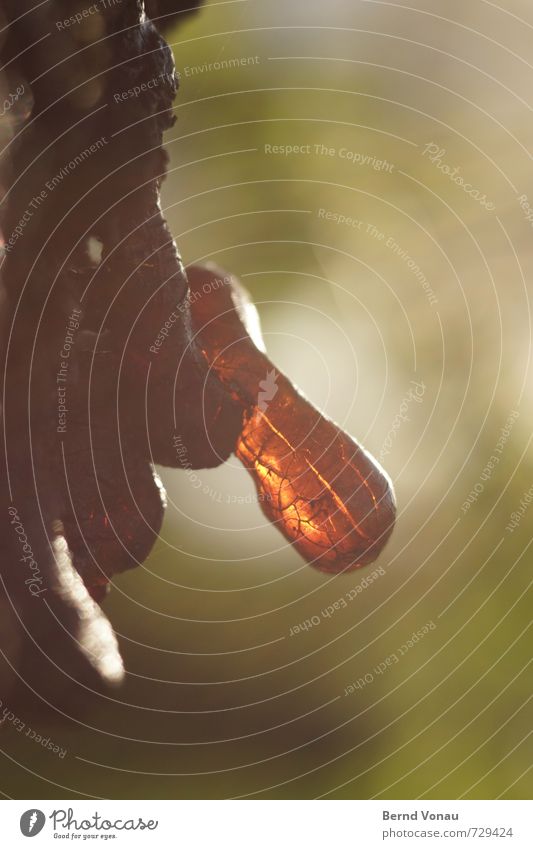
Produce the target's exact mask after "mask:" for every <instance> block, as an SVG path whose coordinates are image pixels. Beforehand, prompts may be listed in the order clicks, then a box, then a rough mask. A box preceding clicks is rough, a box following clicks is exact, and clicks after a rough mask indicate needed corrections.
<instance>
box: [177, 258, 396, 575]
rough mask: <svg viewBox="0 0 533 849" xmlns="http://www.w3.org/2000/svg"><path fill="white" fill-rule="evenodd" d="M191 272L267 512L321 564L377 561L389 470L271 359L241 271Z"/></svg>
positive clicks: (206, 335)
mask: <svg viewBox="0 0 533 849" xmlns="http://www.w3.org/2000/svg"><path fill="white" fill-rule="evenodd" d="M187 275H188V278H189V284H190V294H189V298H190V301H191V312H192V318H193V323H194V329H195V331H196V332H197V333H198V335H199V338H200V340H201V347H202V350H203V353H204V356H205V357H206V359H207V361H208V363H209V365H210V367H211V368H212V369H213V370H214V371H215V372H216V374H217V376H218V378H219V380H220V381H221V383H222V384H223V385H224V386H225V387H226V389H227V391H228V393H229V394H230V395H231V396H232V398H233V399H234V400H238V401H239V403H240V404H241V405H242V408H243V411H244V419H243V421H244V424H243V429H242V432H241V434H240V436H239V438H238V442H237V446H236V454H237V456H238V457H239V459H240V460H241V461H242V462H243V463H244V465H245V466H246V468H247V469H248V470H249V472H250V473H251V474H252V476H253V478H254V480H255V483H256V486H257V490H258V494H259V500H260V503H261V505H262V508H263V511H264V513H265V514H266V516H267V517H268V518H269V519H270V521H272V522H274V523H275V525H276V527H278V528H279V530H280V531H281V532H282V533H283V534H284V535H285V537H286V538H287V539H288V540H289V541H290V542H291V543H293V544H294V546H295V547H296V548H297V549H298V551H299V552H300V553H301V554H302V555H303V556H304V557H305V558H306V559H307V560H308V561H309V562H310V563H311V564H312V565H314V566H316V567H317V568H319V569H322V570H324V571H328V572H341V571H346V570H351V569H355V568H357V567H359V566H364V565H366V564H368V563H371V562H372V561H374V560H375V559H376V558H377V556H378V555H379V553H380V552H381V550H382V549H383V547H384V545H385V543H386V542H387V540H388V538H389V536H390V534H391V532H392V529H393V526H394V520H395V512H396V509H395V499H394V492H393V488H392V483H391V481H390V479H389V477H388V475H387V474H386V472H385V471H384V470H383V469H382V468H381V466H380V465H379V463H378V462H377V461H376V460H375V459H374V458H373V457H372V456H371V455H370V454H369V453H368V452H366V451H365V450H364V448H362V447H361V446H360V445H358V444H357V442H356V441H355V440H354V439H353V438H352V437H351V436H349V435H348V434H346V433H344V432H343V431H342V430H341V429H340V428H339V427H337V425H335V424H334V422H332V421H330V420H329V419H327V418H326V417H325V416H323V415H322V414H321V413H320V412H319V411H318V410H317V409H316V408H315V407H313V405H312V404H311V403H310V402H309V401H307V400H306V399H305V398H304V397H303V396H302V395H301V393H300V392H299V391H298V390H297V389H296V388H295V387H294V386H293V385H292V383H291V382H290V380H288V379H287V378H286V377H285V376H284V375H283V374H281V373H280V372H279V371H278V370H277V369H276V368H275V367H274V366H273V364H272V363H271V362H270V360H269V359H268V357H267V356H266V354H265V353H264V346H263V342H262V339H261V337H260V330H259V320H258V317H257V312H256V310H255V308H254V307H253V305H252V304H251V303H250V301H249V298H248V296H247V293H246V292H245V290H244V289H243V287H242V286H241V284H240V283H239V282H238V281H237V280H236V278H234V277H233V276H232V275H229V274H228V273H227V272H225V271H223V270H222V269H219V268H216V267H214V266H209V267H198V266H193V267H191V268H189V269H187Z"/></svg>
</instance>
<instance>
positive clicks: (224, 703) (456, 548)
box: [1, 0, 533, 799]
mask: <svg viewBox="0 0 533 849" xmlns="http://www.w3.org/2000/svg"><path fill="white" fill-rule="evenodd" d="M167 37H168V39H169V41H170V42H171V44H172V47H173V50H174V53H175V58H176V66H177V69H178V71H179V73H180V76H181V88H180V92H179V95H178V99H177V101H176V116H177V123H176V125H175V127H174V128H173V130H172V131H171V132H170V133H168V134H167V139H166V149H167V151H168V154H169V157H170V170H169V175H168V178H167V180H166V184H165V188H164V194H163V202H164V207H165V211H166V214H167V216H168V220H169V222H170V225H171V228H172V230H173V232H174V234H175V236H176V239H177V241H178V244H179V246H180V250H181V252H182V255H183V257H184V260H185V261H186V262H187V263H192V262H199V261H207V260H211V261H216V262H218V263H220V264H221V265H223V266H225V267H227V268H229V269H231V270H232V271H233V272H235V273H236V274H238V275H239V276H240V277H241V279H242V280H243V282H245V284H246V285H247V286H248V288H249V289H250V291H251V293H252V295H253V297H254V299H255V302H256V303H257V306H258V309H259V313H260V316H261V319H262V324H263V329H264V333H265V339H266V342H267V345H268V349H269V353H270V356H271V358H272V359H273V361H274V362H275V363H276V364H277V365H278V366H279V368H281V369H282V370H283V371H284V372H285V373H286V374H288V375H289V376H290V377H291V378H292V379H293V380H294V381H295V383H296V384H297V385H298V386H299V387H300V388H301V389H302V391H303V392H304V393H305V394H306V395H307V396H308V397H309V398H310V399H311V400H312V401H313V402H314V403H315V404H316V405H318V406H319V407H320V408H321V409H323V410H324V411H325V412H326V413H327V414H328V415H329V416H331V417H332V418H333V419H335V420H336V421H337V422H338V423H339V424H340V425H342V427H344V428H345V429H346V430H348V431H349V432H351V433H352V434H354V435H355V436H356V437H357V439H358V440H360V441H361V442H362V443H363V444H364V445H365V446H366V447H367V448H368V449H369V450H370V451H372V452H373V453H374V454H375V455H376V456H378V457H381V458H382V462H383V464H384V465H385V467H386V469H387V470H388V471H389V473H390V475H391V477H392V478H393V480H394V484H395V487H396V491H397V498H398V505H399V516H398V524H397V528H396V530H395V533H394V536H393V538H392V540H391V542H390V543H389V545H388V547H387V548H386V550H385V552H384V554H383V555H382V556H381V558H380V560H379V561H378V563H377V564H376V565H375V567H368V568H366V569H364V570H360V571H356V572H354V573H352V574H349V575H344V576H340V577H332V576H327V575H323V574H320V573H319V572H317V571H315V570H313V569H312V568H310V567H308V566H306V565H305V564H304V563H303V561H302V560H301V559H300V557H299V556H298V555H297V554H296V553H295V552H294V551H293V550H291V549H290V548H289V547H288V546H287V545H286V544H285V541H284V540H283V538H282V537H281V536H280V535H279V534H278V533H277V531H276V529H275V528H274V527H272V526H270V524H269V523H268V522H267V520H266V519H265V518H264V516H263V514H262V512H261V510H260V506H259V505H258V503H257V499H256V495H255V490H254V486H253V482H252V480H251V478H250V477H249V476H248V474H247V473H246V472H245V470H244V469H243V468H242V467H241V466H240V464H239V463H238V461H237V460H232V461H230V462H228V463H227V464H225V466H223V467H221V468H219V469H217V470H213V471H209V472H207V471H206V472H204V471H200V472H197V473H196V474H195V475H188V474H186V473H185V472H184V471H172V470H164V469H163V470H161V474H162V477H163V480H164V483H165V486H166V488H167V492H168V496H169V501H170V506H169V510H168V512H167V519H166V523H165V526H164V529H163V534H162V537H161V539H160V541H159V542H158V544H157V546H156V548H155V549H154V551H153V553H152V555H151V557H150V558H149V559H148V560H147V562H146V563H145V565H144V567H143V568H142V569H139V570H136V571H135V572H134V573H130V574H127V575H123V576H120V577H119V578H117V579H116V581H115V583H114V588H113V592H112V593H111V595H110V597H109V600H108V601H106V603H105V604H106V610H107V612H108V614H109V616H110V618H111V620H112V622H113V624H114V625H115V627H116V629H117V632H118V634H119V637H120V643H121V648H122V651H123V653H124V656H125V661H126V664H127V669H128V678H127V683H126V686H125V688H124V689H123V690H120V691H118V692H117V693H115V694H113V695H112V696H111V697H110V698H109V699H108V700H107V701H106V702H104V703H103V704H102V705H101V706H100V707H99V708H98V709H96V710H95V711H94V712H92V713H91V715H90V716H88V717H87V718H86V720H85V723H79V722H77V723H75V722H69V721H64V722H59V721H58V720H54V721H52V720H46V721H45V722H41V724H40V725H39V726H38V727H36V730H37V731H38V732H39V733H40V734H41V735H42V736H43V737H50V738H51V739H52V740H53V741H54V742H56V743H57V744H58V745H60V746H61V747H62V748H64V749H66V755H65V756H64V757H63V758H59V757H58V756H57V755H54V754H53V753H51V752H50V751H46V750H44V749H43V748H42V747H41V746H39V744H38V743H36V742H35V741H32V740H30V739H28V738H26V737H25V736H24V735H21V734H18V733H17V731H16V729H14V728H6V729H5V731H4V735H3V741H2V748H3V753H2V755H1V769H2V772H3V773H4V774H5V776H9V792H10V795H12V796H14V797H18V798H57V797H59V798H64V797H65V796H69V797H70V796H73V797H76V796H79V797H92V796H94V797H111V798H221V797H255V798H312V797H326V798H361V799H366V798H439V799H441V798H443V799H445V798H495V797H503V798H527V797H529V796H530V795H531V792H532V781H531V772H529V770H530V768H531V763H532V757H531V756H532V747H531V738H530V737H529V735H530V733H531V705H530V699H531V668H530V665H529V664H530V662H531V637H530V635H529V633H528V630H529V626H530V624H531V597H530V595H528V589H529V585H530V573H531V568H530V567H531V560H532V554H531V522H532V520H533V498H532V497H531V496H532V495H533V489H531V487H532V485H533V468H532V465H533V461H532V456H531V450H530V442H531V414H532V393H531V390H532V385H531V364H530V352H531V309H530V301H529V291H530V281H531V277H532V271H533V267H532V266H533V232H532V226H533V225H532V223H531V222H529V221H528V220H527V207H526V206H525V204H526V203H527V202H530V203H531V204H532V205H533V159H532V155H531V150H532V142H533V95H532V92H533V67H532V64H531V63H532V60H533V50H532V44H533V10H532V9H531V6H530V4H529V3H527V2H526V0H506V2H501V3H496V2H488V0H469V2H468V3H465V2H457V0H446V2H445V0H433V2H429V0H411V2H410V3H409V4H408V5H407V4H400V3H396V2H376V0H364V1H363V0H330V2H329V3H320V4H315V3H309V2H306V1H305V0H291V2H290V3H288V2H282V0H270V2H268V3H265V2H260V0H229V2H207V3H206V4H205V6H204V8H203V10H202V12H201V13H200V14H198V15H195V16H192V17H190V18H187V19H186V20H185V21H184V22H183V24H182V25H181V26H180V27H179V28H175V29H173V30H172V31H170V32H169V33H167ZM430 145H431V146H432V147H429V146H430ZM269 146H272V147H269ZM274 146H284V148H285V149H284V150H282V148H276V147H274ZM287 146H290V147H292V148H294V147H295V146H298V147H299V150H298V151H293V152H291V153H287ZM276 150H277V152H276ZM280 151H281V152H280ZM458 177H462V178H463V180H464V181H465V183H467V184H468V190H469V191H470V194H469V193H467V191H465V187H464V186H461V185H460V184H459V183H458V181H457V178H458ZM523 196H526V200H524V198H523ZM521 197H522V201H520V198H521ZM342 217H344V218H342ZM346 219H350V221H346ZM491 458H496V460H494V459H493V460H492V462H491ZM489 466H490V468H489ZM530 490H531V491H530ZM528 491H530V495H529V496H528V495H526V493H528ZM469 496H470V499H469ZM530 502H531V504H530ZM467 503H468V507H466V504H467ZM513 514H515V516H514V518H513ZM517 516H518V519H517V518H516V517H517ZM376 570H377V571H376ZM369 575H370V576H373V580H372V581H367V582H366V583H367V586H365V585H364V584H365V582H364V580H363V579H364V578H365V577H366V578H368V576H369ZM353 590H357V592H356V594H354V593H353V592H352V591H353ZM350 593H351V595H352V596H353V595H355V598H354V599H353V600H352V601H347V602H346V604H345V605H344V606H343V605H342V604H340V603H338V602H339V599H341V598H344V599H345V600H346V599H347V598H349V597H350V595H349V594H350ZM336 602H337V606H336V607H335V603H336ZM306 620H311V622H312V623H313V625H312V627H309V626H307V630H300V632H299V633H295V632H294V631H293V633H292V636H291V630H292V629H294V626H297V625H299V624H301V623H303V622H306ZM416 632H419V633H418V635H417V636H416V637H415V638H413V634H414V633H416ZM409 640H410V643H408V641H409ZM402 647H404V648H403V649H402ZM402 652H403V653H402ZM394 658H396V660H395V659H394ZM350 685H352V686H351V688H350Z"/></svg>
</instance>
